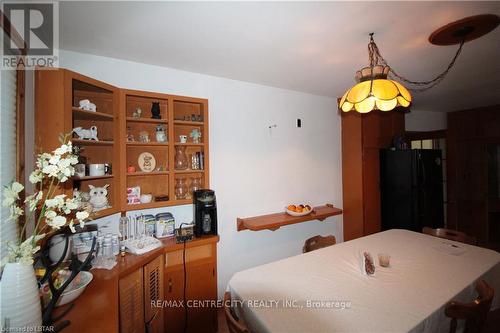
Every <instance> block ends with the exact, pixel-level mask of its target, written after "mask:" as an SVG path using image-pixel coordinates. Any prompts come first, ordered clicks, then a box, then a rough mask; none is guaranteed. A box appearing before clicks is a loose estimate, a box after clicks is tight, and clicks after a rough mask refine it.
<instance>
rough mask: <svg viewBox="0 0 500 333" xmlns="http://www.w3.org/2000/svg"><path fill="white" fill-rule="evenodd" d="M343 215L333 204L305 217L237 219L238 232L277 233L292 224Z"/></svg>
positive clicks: (320, 207) (279, 214)
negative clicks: (266, 231) (270, 231)
mask: <svg viewBox="0 0 500 333" xmlns="http://www.w3.org/2000/svg"><path fill="white" fill-rule="evenodd" d="M340 214H342V209H340V208H336V207H333V205H331V204H326V205H324V206H318V207H314V208H313V211H312V212H311V213H310V214H308V215H305V216H291V215H289V214H287V213H285V212H283V213H275V214H268V215H261V216H255V217H248V218H237V230H238V231H242V230H246V229H248V230H252V231H260V230H266V229H268V230H272V231H275V230H277V229H279V228H280V227H283V226H285V225H290V224H296V223H302V222H307V221H313V220H319V221H323V220H325V219H326V218H327V217H330V216H334V215H340Z"/></svg>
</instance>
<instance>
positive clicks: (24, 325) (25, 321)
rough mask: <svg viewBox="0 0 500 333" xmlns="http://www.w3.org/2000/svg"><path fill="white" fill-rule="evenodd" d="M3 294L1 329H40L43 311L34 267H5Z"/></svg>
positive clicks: (1, 283)
mask: <svg viewBox="0 0 500 333" xmlns="http://www.w3.org/2000/svg"><path fill="white" fill-rule="evenodd" d="M0 294H1V298H0V299H1V325H0V326H1V327H2V330H3V329H7V328H10V329H23V330H26V329H27V331H30V329H29V328H32V329H33V328H35V329H39V328H40V327H41V325H42V309H41V305H40V297H39V294H38V284H37V281H36V277H35V270H34V269H33V265H29V264H21V263H8V264H6V265H5V267H4V270H3V274H2V281H1V282H0Z"/></svg>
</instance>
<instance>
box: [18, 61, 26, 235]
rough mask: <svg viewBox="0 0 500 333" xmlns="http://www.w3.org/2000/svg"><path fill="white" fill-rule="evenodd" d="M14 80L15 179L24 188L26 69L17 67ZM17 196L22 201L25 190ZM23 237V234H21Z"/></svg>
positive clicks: (22, 222) (23, 220)
mask: <svg viewBox="0 0 500 333" xmlns="http://www.w3.org/2000/svg"><path fill="white" fill-rule="evenodd" d="M16 72H17V80H16V180H17V181H18V182H19V183H21V184H23V185H24V187H25V188H26V182H25V180H26V163H25V161H26V155H25V152H26V148H25V147H26V145H25V141H26V140H25V137H26V132H25V124H24V123H25V106H26V105H25V87H26V71H25V70H24V69H22V68H18V70H17V71H16ZM19 198H20V199H21V201H22V202H24V199H25V198H26V192H25V191H23V192H21V193H20V196H19ZM19 223H20V224H21V225H24V224H25V223H26V219H25V215H22V216H20V218H19ZM21 237H24V235H21Z"/></svg>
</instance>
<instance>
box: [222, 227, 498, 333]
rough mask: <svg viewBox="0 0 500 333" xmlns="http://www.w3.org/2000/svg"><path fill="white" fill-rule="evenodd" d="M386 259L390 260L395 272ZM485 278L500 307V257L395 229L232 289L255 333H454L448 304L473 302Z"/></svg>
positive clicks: (265, 271) (253, 274)
mask: <svg viewBox="0 0 500 333" xmlns="http://www.w3.org/2000/svg"><path fill="white" fill-rule="evenodd" d="M364 253H369V254H370V255H371V257H372V258H373V261H374V264H375V273H374V274H372V275H367V274H366V273H365V271H364V269H363V268H362V267H363V260H362V258H363V257H364ZM379 254H386V255H389V256H390V262H389V266H388V267H382V266H380V263H379V260H378V255H379ZM479 279H483V280H485V281H486V282H487V283H488V284H489V285H490V286H491V287H492V288H494V289H495V291H496V294H495V296H494V299H493V302H492V309H496V308H498V307H500V301H499V299H500V253H498V252H496V251H493V250H489V249H486V248H482V247H478V246H474V245H468V244H464V243H459V242H455V241H451V240H447V239H442V238H438V237H434V236H430V235H425V234H422V233H418V232H413V231H409V230H402V229H392V230H387V231H383V232H379V233H375V234H372V235H368V236H365V237H361V238H357V239H354V240H350V241H346V242H342V243H338V244H336V245H333V246H329V247H325V248H322V249H319V250H316V251H312V252H308V253H303V254H300V255H296V256H293V257H289V258H286V259H282V260H279V261H275V262H271V263H268V264H264V265H261V266H257V267H253V268H250V269H247V270H243V271H240V272H238V273H236V274H234V275H233V276H232V278H231V279H230V281H229V283H228V287H227V288H228V291H230V292H231V298H232V301H233V302H232V305H233V306H234V308H235V310H236V312H237V314H238V315H239V316H240V317H242V320H243V321H244V323H245V324H246V325H247V326H248V327H249V329H250V331H251V332H254V333H266V332H273V333H278V332H287V333H290V332H384V333H387V332H448V331H449V328H450V318H448V317H446V315H445V307H446V305H447V304H448V303H449V302H450V301H452V300H457V301H462V302H472V301H473V300H474V299H475V298H477V292H476V290H475V286H476V282H477V281H478V280H479ZM461 328H463V321H459V330H460V329H461Z"/></svg>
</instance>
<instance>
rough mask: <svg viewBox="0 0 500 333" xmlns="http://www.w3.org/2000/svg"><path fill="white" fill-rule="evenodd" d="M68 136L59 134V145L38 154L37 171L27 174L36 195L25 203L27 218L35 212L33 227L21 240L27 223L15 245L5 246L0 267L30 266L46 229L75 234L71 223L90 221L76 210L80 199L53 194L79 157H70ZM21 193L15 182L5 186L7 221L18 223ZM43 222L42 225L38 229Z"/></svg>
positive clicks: (27, 198) (22, 188) (72, 173)
mask: <svg viewBox="0 0 500 333" xmlns="http://www.w3.org/2000/svg"><path fill="white" fill-rule="evenodd" d="M69 136H70V135H68V134H67V135H61V137H60V141H61V146H60V147H59V148H57V149H56V150H54V151H53V152H52V153H51V154H49V153H42V154H39V155H38V157H37V160H36V168H35V170H34V171H33V172H32V173H31V174H30V176H29V181H30V182H31V183H32V184H34V185H35V188H36V190H35V193H33V194H31V195H29V196H27V197H26V200H25V201H24V203H25V204H26V206H27V212H28V214H26V215H28V218H27V219H26V220H27V221H29V220H30V217H31V216H33V214H35V213H36V215H35V216H36V223H35V228H34V229H33V233H32V234H31V236H29V237H27V238H26V239H25V240H24V241H22V238H23V235H24V232H25V230H26V223H25V224H24V226H23V227H22V229H21V232H20V234H19V238H18V241H17V243H16V244H12V243H8V244H7V247H8V254H7V256H5V257H4V258H2V261H1V265H2V266H3V265H5V264H6V263H23V264H33V255H35V254H36V253H37V252H38V250H40V246H39V245H38V242H39V241H40V240H41V239H43V238H44V237H45V235H46V231H47V228H50V229H52V230H58V229H60V228H62V227H64V226H69V228H70V229H71V231H72V232H75V228H74V223H75V222H79V223H80V225H81V226H82V227H83V225H84V223H85V221H86V220H87V219H88V218H89V213H88V212H86V211H79V198H69V197H67V196H66V195H65V194H56V190H57V189H58V187H59V185H60V184H62V183H64V182H66V181H67V180H68V179H70V178H71V177H72V176H73V175H74V173H75V169H74V168H73V166H74V165H75V164H77V163H78V157H77V156H76V155H74V154H73V147H72V144H71V141H69ZM23 190H24V186H23V185H22V184H20V183H18V182H13V183H11V184H10V185H9V186H5V189H4V191H3V195H4V199H3V202H2V205H3V206H4V207H9V208H10V216H9V220H10V221H13V222H14V223H18V221H19V217H20V216H21V215H23V213H24V210H23V208H22V207H23V206H24V205H22V206H21V205H18V204H19V201H20V198H19V193H21V191H23ZM42 221H44V222H45V224H44V225H43V226H41V224H42Z"/></svg>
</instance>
